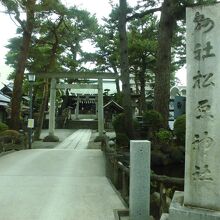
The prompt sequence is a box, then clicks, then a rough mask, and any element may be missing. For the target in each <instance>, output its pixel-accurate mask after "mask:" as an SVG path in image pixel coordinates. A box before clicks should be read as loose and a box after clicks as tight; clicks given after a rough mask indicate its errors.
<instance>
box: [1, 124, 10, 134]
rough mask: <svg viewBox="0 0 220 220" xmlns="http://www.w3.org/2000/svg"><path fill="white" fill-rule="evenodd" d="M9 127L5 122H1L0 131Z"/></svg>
mask: <svg viewBox="0 0 220 220" xmlns="http://www.w3.org/2000/svg"><path fill="white" fill-rule="evenodd" d="M7 129H8V125H6V124H5V123H2V122H0V133H1V132H3V131H5V130H7Z"/></svg>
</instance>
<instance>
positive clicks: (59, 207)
mask: <svg viewBox="0 0 220 220" xmlns="http://www.w3.org/2000/svg"><path fill="white" fill-rule="evenodd" d="M80 133H81V132H80ZM85 133H86V137H87V139H88V136H89V133H90V131H86V132H85ZM76 134H77V133H76ZM90 135H91V134H90ZM73 137H74V134H73V135H71V136H70V137H69V138H67V140H68V139H69V141H68V143H69V144H67V140H66V142H65V141H64V142H63V145H62V143H61V144H60V145H58V146H57V148H55V149H35V150H23V151H18V152H14V153H10V154H7V155H5V156H3V157H0V195H1V196H0V207H1V208H0V219H1V220H114V214H113V210H114V209H123V208H124V205H123V203H122V202H121V200H120V199H119V197H118V196H117V194H116V192H115V191H114V190H113V188H112V186H111V185H110V183H109V181H108V180H107V178H106V177H105V161H104V156H103V153H102V152H101V151H100V150H88V149H82V148H81V146H82V145H81V144H80V141H76V142H77V143H78V144H76V145H75V146H76V149H74V147H71V146H72V143H76V142H74V141H73ZM80 139H81V140H83V141H84V140H86V138H85V139H84V138H83V136H81V138H80ZM71 140H72V141H71ZM62 146H63V148H65V149H62ZM78 147H79V148H78ZM77 148H78V149H77Z"/></svg>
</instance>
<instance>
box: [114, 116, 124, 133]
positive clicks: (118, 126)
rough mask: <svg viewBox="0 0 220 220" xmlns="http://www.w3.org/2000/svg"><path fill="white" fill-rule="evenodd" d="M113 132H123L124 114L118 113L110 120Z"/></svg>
mask: <svg viewBox="0 0 220 220" xmlns="http://www.w3.org/2000/svg"><path fill="white" fill-rule="evenodd" d="M112 124H113V128H114V130H115V133H124V131H125V128H124V124H125V114H124V113H121V114H118V115H117V116H116V117H115V119H114V120H113V122H112Z"/></svg>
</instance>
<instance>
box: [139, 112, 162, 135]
mask: <svg viewBox="0 0 220 220" xmlns="http://www.w3.org/2000/svg"><path fill="white" fill-rule="evenodd" d="M143 120H144V123H145V125H146V126H147V127H148V128H152V129H153V130H154V131H156V130H158V129H159V128H161V127H162V126H163V121H164V120H163V117H162V115H161V114H160V113H159V112H157V111H155V110H150V111H146V112H144V114H143Z"/></svg>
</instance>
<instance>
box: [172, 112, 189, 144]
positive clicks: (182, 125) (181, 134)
mask: <svg viewBox="0 0 220 220" xmlns="http://www.w3.org/2000/svg"><path fill="white" fill-rule="evenodd" d="M174 134H175V135H176V138H177V141H178V143H179V144H181V145H185V136H186V115H181V116H179V117H178V118H177V119H176V121H175V122H174Z"/></svg>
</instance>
